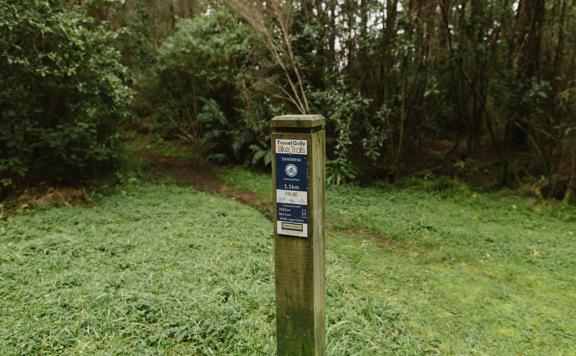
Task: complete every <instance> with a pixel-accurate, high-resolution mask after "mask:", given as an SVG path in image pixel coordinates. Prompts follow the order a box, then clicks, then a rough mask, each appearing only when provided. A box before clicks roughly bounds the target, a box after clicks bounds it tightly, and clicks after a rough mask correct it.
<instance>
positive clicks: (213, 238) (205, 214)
mask: <svg viewBox="0 0 576 356" xmlns="http://www.w3.org/2000/svg"><path fill="white" fill-rule="evenodd" d="M220 178H221V179H223V180H225V181H226V182H228V183H229V184H232V185H235V186H238V187H243V188H245V189H249V190H252V191H254V192H257V193H259V194H266V195H268V196H269V194H270V193H271V183H270V177H269V176H268V175H263V174H254V173H250V172H247V171H244V170H241V169H233V170H222V171H221V172H220ZM271 230H272V227H271V223H270V222H269V221H267V220H266V219H265V218H264V217H263V216H262V215H261V214H260V213H258V212H257V211H256V210H255V209H253V208H250V207H246V206H243V205H240V204H238V203H236V202H233V201H231V200H228V199H225V198H222V197H217V196H213V195H209V194H206V193H199V192H196V191H194V190H193V189H191V188H183V187H176V186H174V185H170V184H161V183H158V182H156V183H155V182H147V183H137V182H129V183H126V184H125V185H123V186H121V187H119V188H118V189H115V190H114V191H113V192H111V193H110V194H108V195H107V196H105V197H103V198H101V199H99V200H98V201H97V202H96V203H93V204H92V205H85V206H80V207H53V208H47V209H44V210H39V211H36V212H34V213H30V214H19V215H15V216H12V217H9V218H7V219H5V220H2V221H0V350H1V352H0V353H1V354H22V353H42V352H46V353H58V352H65V353H82V352H84V353H88V354H92V353H104V354H109V353H114V354H157V353H177V354H217V355H222V354H273V353H274V352H275V342H274V337H275V330H274V298H273V294H274V289H273V288H274V286H273V267H272V239H271V236H270V235H271ZM375 234H379V235H381V236H383V237H386V238H388V239H390V240H391V241H392V243H391V244H390V245H389V246H387V247H380V246H378V244H377V243H376V242H375V241H374V240H373V238H372V236H373V235H375ZM574 320H576V212H575V211H574V209H570V208H561V207H560V206H556V205H554V204H543V203H538V202H536V203H533V202H529V201H527V200H525V199H522V198H516V197H503V196H498V195H494V194H478V193H474V192H470V191H468V190H467V189H465V188H462V187H459V186H457V185H454V186H452V185H450V184H448V185H446V184H436V183H431V184H429V183H418V184H417V185H416V186H408V185H406V186H404V187H401V186H394V187H388V186H381V187H374V188H359V187H332V188H330V189H329V191H328V230H327V326H328V335H327V344H328V354H329V355H350V354H361V355H375V354H407V355H413V354H426V353H448V354H535V355H536V354H538V355H542V354H570V353H573V350H574V344H575V342H576V323H575V322H574Z"/></svg>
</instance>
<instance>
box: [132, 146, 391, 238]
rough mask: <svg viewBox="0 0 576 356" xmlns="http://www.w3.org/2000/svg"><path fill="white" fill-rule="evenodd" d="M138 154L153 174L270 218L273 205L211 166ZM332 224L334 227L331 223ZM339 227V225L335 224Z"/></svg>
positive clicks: (149, 153) (355, 231)
mask: <svg viewBox="0 0 576 356" xmlns="http://www.w3.org/2000/svg"><path fill="white" fill-rule="evenodd" d="M134 154H135V155H137V156H138V157H141V158H144V159H146V160H147V161H148V162H149V163H150V164H151V165H152V168H153V170H154V172H155V173H156V174H159V175H167V176H169V177H171V178H172V179H174V181H175V182H176V183H177V184H179V185H183V186H192V187H194V188H195V189H197V190H199V191H203V192H208V193H213V194H219V195H222V196H224V197H227V198H231V199H234V200H236V201H237V202H239V203H241V204H244V205H248V206H251V207H254V208H256V209H257V210H258V211H259V212H260V213H262V214H263V215H264V216H265V217H266V218H267V219H268V220H272V214H273V208H272V202H271V201H269V199H266V198H263V197H261V196H259V195H257V194H255V193H253V192H250V191H247V190H243V189H238V188H235V187H231V186H229V185H227V184H225V183H224V182H222V181H221V180H219V179H218V177H216V175H215V173H214V170H215V169H214V167H212V166H209V165H205V164H198V163H194V162H192V161H190V160H187V159H185V158H178V157H171V156H166V155H162V154H159V153H156V152H154V151H151V150H149V149H139V150H136V151H134ZM332 228H335V227H334V226H332ZM337 229H338V228H337ZM338 230H342V231H343V232H344V233H346V234H347V235H349V236H355V237H362V238H367V239H370V240H373V241H375V242H376V243H377V244H378V246H380V247H383V248H388V247H392V245H395V244H394V243H393V241H392V240H391V239H389V238H387V237H385V236H382V235H380V234H378V233H374V232H367V231H361V230H358V229H354V228H339V229H338Z"/></svg>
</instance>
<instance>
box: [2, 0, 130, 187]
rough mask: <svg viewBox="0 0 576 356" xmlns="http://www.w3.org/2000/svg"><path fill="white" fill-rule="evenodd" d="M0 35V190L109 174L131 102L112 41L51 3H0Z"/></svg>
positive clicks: (81, 18) (60, 4) (8, 0)
mask: <svg viewBox="0 0 576 356" xmlns="http://www.w3.org/2000/svg"><path fill="white" fill-rule="evenodd" d="M0 33H1V34H2V35H1V37H0V77H2V81H0V117H1V121H0V182H1V184H2V185H3V186H4V187H9V186H13V185H18V184H22V183H26V182H34V181H39V180H48V179H50V180H52V181H53V180H59V181H63V180H66V181H70V180H78V179H86V178H90V177H94V176H95V175H96V174H97V173H101V172H103V171H105V170H107V169H110V168H112V167H113V162H114V161H115V159H116V158H117V155H118V143H119V134H118V130H117V127H118V124H119V123H120V122H121V120H122V119H124V118H125V117H126V116H127V115H128V112H129V111H128V104H129V102H130V100H131V95H132V94H131V90H130V89H129V87H128V86H127V83H128V80H129V73H128V71H127V69H126V68H125V67H124V66H123V65H121V64H120V61H119V59H120V55H119V53H118V51H116V50H115V49H114V48H113V47H112V46H111V43H112V41H113V40H114V34H113V33H111V32H109V31H107V30H105V29H104V28H102V27H99V26H96V25H95V24H94V23H93V21H92V20H91V19H90V18H89V17H88V16H86V15H85V14H83V13H81V12H80V11H79V10H75V9H69V8H67V7H66V6H65V4H64V2H63V1H57V0H35V1H32V0H0Z"/></svg>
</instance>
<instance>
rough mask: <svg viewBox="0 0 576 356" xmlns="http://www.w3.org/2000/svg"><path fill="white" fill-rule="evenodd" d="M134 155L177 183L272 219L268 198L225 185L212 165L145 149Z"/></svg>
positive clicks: (270, 204) (156, 171)
mask: <svg viewBox="0 0 576 356" xmlns="http://www.w3.org/2000/svg"><path fill="white" fill-rule="evenodd" d="M134 154H135V155H137V156H138V157H141V158H144V159H146V160H147V161H148V162H149V163H150V164H151V165H152V168H153V170H154V171H155V173H157V174H163V175H167V176H169V177H171V178H172V179H174V180H175V181H176V183H177V184H179V185H183V186H192V187H194V188H196V189H197V190H199V191H203V192H208V193H214V194H219V195H222V196H225V197H227V198H231V199H234V200H236V201H237V202H239V203H241V204H244V205H248V206H251V207H254V208H256V209H257V210H258V211H260V212H261V213H262V214H264V216H266V218H267V219H269V220H272V203H271V202H270V201H269V200H268V199H265V198H263V197H260V196H258V195H257V194H254V193H253V192H250V191H247V190H242V189H237V188H234V187H231V186H229V185H226V184H225V183H223V182H222V181H220V180H219V179H218V177H216V175H215V174H214V168H213V167H211V166H209V165H205V164H197V163H194V162H192V161H190V160H187V159H185V158H178V157H171V156H166V155H162V154H159V153H156V152H153V151H151V150H148V149H139V150H137V151H135V152H134Z"/></svg>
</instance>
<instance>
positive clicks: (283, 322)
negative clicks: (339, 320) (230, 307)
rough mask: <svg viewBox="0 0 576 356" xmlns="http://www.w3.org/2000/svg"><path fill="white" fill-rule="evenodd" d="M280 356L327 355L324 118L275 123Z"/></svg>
mask: <svg viewBox="0 0 576 356" xmlns="http://www.w3.org/2000/svg"><path fill="white" fill-rule="evenodd" d="M270 125H271V128H272V137H271V139H272V153H273V158H272V178H273V182H274V235H275V236H274V267H275V274H276V332H277V353H278V355H324V352H325V318H324V295H325V286H324V280H325V267H324V219H325V209H324V205H325V156H326V149H325V140H326V134H325V125H326V120H325V119H324V117H322V116H320V115H287V116H278V117H275V118H274V119H272V121H271V124H270Z"/></svg>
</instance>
